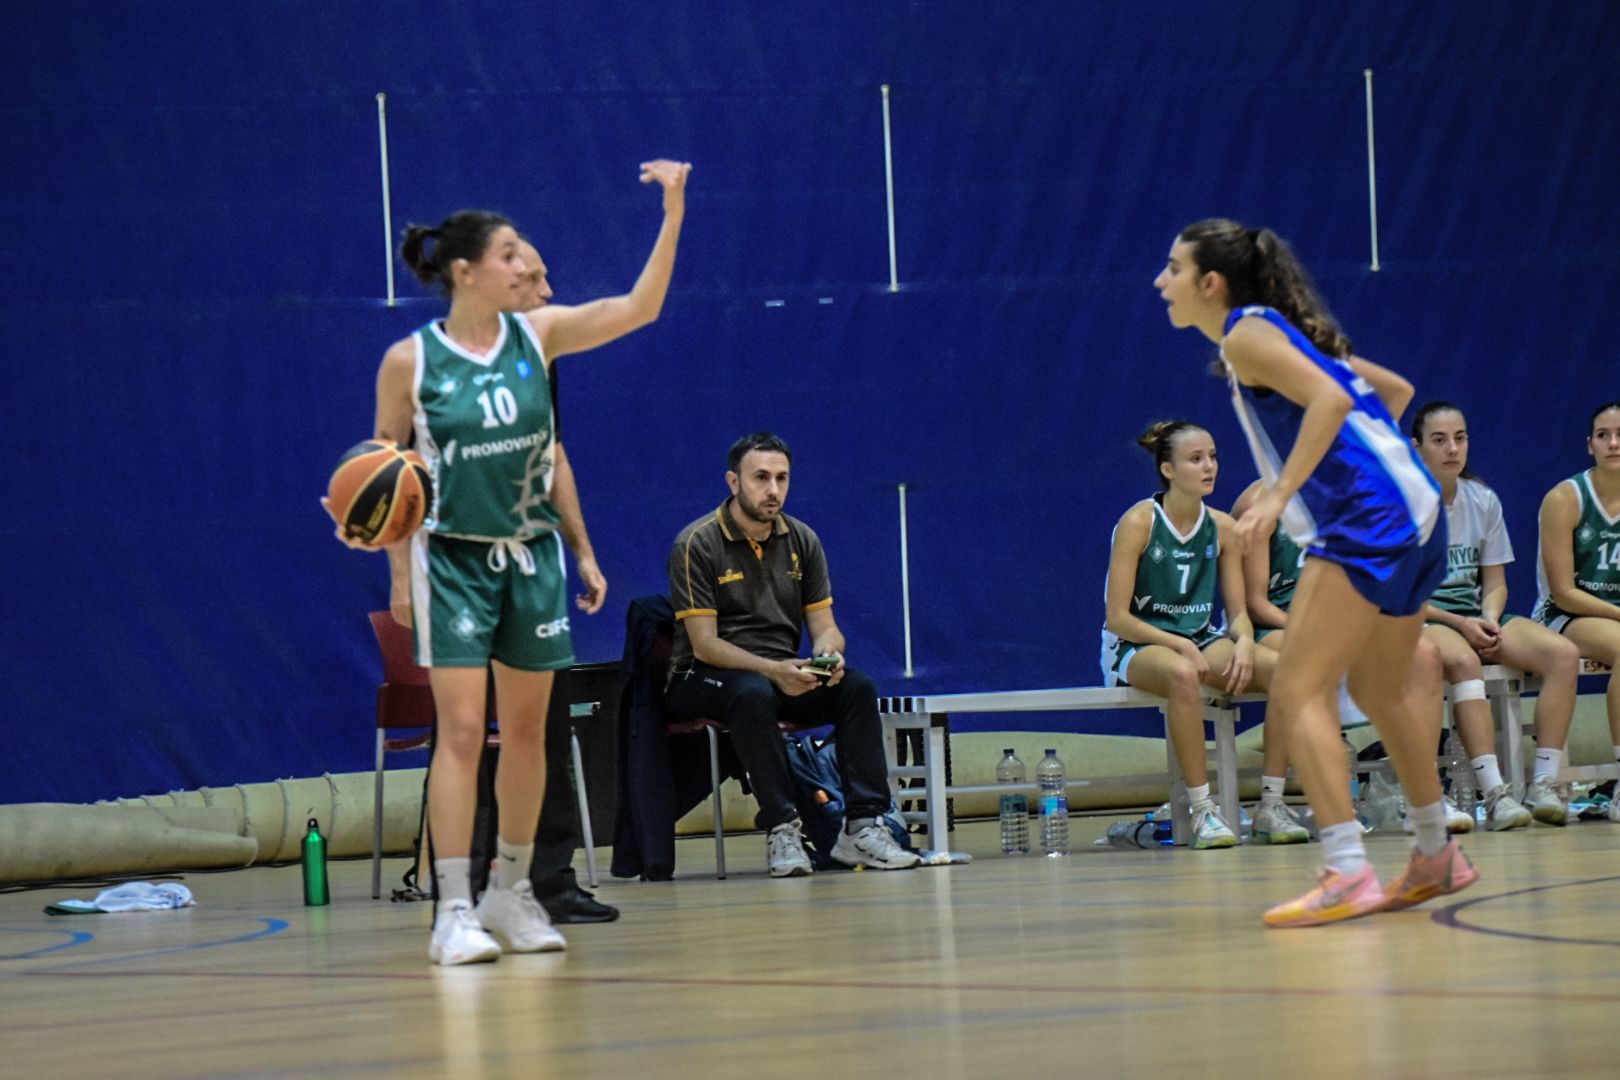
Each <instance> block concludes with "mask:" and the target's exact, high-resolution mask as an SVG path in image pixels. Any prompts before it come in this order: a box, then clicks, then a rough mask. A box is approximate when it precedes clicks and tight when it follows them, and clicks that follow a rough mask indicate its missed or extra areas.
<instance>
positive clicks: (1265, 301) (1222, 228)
mask: <svg viewBox="0 0 1620 1080" xmlns="http://www.w3.org/2000/svg"><path fill="white" fill-rule="evenodd" d="M1177 239H1178V240H1180V241H1182V242H1183V243H1185V244H1188V245H1190V246H1191V247H1192V249H1193V260H1194V261H1195V262H1196V263H1197V265H1198V272H1199V273H1200V274H1207V273H1209V272H1210V271H1212V270H1213V271H1215V272H1216V273H1218V274H1220V275H1221V276H1222V277H1224V278H1225V279H1226V290H1227V299H1228V301H1229V302H1230V303H1231V305H1232V307H1233V308H1240V307H1246V306H1247V305H1249V304H1262V305H1264V306H1266V307H1270V308H1276V309H1277V310H1278V311H1279V312H1281V313H1282V316H1283V318H1285V319H1287V320H1288V321H1289V322H1290V323H1291V324H1293V325H1294V326H1295V327H1296V328H1297V329H1298V330H1299V332H1300V333H1302V334H1304V335H1305V337H1306V339H1307V340H1309V341H1310V343H1311V344H1312V345H1315V346H1316V347H1317V348H1318V349H1320V350H1321V351H1322V352H1323V354H1324V355H1327V356H1330V357H1334V358H1336V359H1340V360H1347V359H1349V357H1350V354H1351V352H1352V351H1353V349H1352V348H1351V345H1350V339H1349V338H1347V337H1345V335H1344V331H1343V330H1341V329H1339V323H1338V320H1336V319H1335V318H1334V317H1333V313H1332V312H1331V311H1329V310H1328V306H1327V304H1326V303H1324V302H1323V301H1322V298H1321V296H1319V295H1318V294H1317V292H1316V286H1315V285H1313V284H1312V283H1311V276H1310V274H1308V273H1307V272H1306V271H1305V267H1304V266H1302V265H1301V264H1300V261H1299V259H1298V258H1296V257H1295V256H1294V252H1293V250H1292V249H1291V248H1289V246H1288V244H1287V242H1286V241H1284V240H1283V238H1282V237H1280V236H1278V235H1277V234H1276V233H1274V232H1272V231H1271V230H1270V229H1247V228H1244V227H1243V226H1242V225H1240V224H1239V223H1238V222H1236V221H1232V220H1229V219H1227V218H1209V219H1207V220H1205V221H1200V222H1197V223H1196V224H1193V225H1189V226H1187V227H1186V228H1185V229H1183V230H1181V235H1180V236H1179V237H1177Z"/></svg>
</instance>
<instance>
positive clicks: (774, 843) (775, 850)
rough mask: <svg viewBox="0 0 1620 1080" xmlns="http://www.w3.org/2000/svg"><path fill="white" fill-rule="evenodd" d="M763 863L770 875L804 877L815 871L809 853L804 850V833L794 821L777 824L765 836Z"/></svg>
mask: <svg viewBox="0 0 1620 1080" xmlns="http://www.w3.org/2000/svg"><path fill="white" fill-rule="evenodd" d="M765 865H766V866H767V867H768V868H769V869H770V872H771V877H804V875H806V874H810V873H814V872H815V867H814V866H812V865H811V864H810V853H809V852H808V851H805V850H804V834H803V833H801V832H800V831H799V826H798V825H797V824H796V823H794V822H791V821H789V822H786V823H784V824H781V825H778V826H776V827H775V828H773V829H771V831H770V835H768V836H766V837H765Z"/></svg>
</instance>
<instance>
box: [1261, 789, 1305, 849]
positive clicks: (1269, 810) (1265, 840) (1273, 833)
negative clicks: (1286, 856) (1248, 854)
mask: <svg viewBox="0 0 1620 1080" xmlns="http://www.w3.org/2000/svg"><path fill="white" fill-rule="evenodd" d="M1253 836H1254V839H1255V841H1256V842H1257V843H1261V844H1303V843H1305V841H1307V840H1309V839H1310V838H1311V834H1310V832H1309V830H1307V829H1306V828H1305V826H1303V825H1301V824H1300V823H1299V819H1298V818H1297V817H1295V816H1294V811H1293V810H1292V809H1290V808H1289V806H1288V804H1287V803H1285V802H1283V801H1282V800H1281V799H1273V800H1271V801H1270V802H1267V801H1264V800H1262V801H1261V803H1260V805H1259V806H1257V807H1255V810H1254V827H1253Z"/></svg>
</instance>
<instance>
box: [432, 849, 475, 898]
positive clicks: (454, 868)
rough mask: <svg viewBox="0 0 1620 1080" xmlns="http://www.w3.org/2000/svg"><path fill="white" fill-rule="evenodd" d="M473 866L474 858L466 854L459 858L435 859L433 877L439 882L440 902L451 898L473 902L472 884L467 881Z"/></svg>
mask: <svg viewBox="0 0 1620 1080" xmlns="http://www.w3.org/2000/svg"><path fill="white" fill-rule="evenodd" d="M471 867H472V860H471V859H469V858H467V857H466V856H465V855H463V856H462V857H461V858H459V859H434V860H433V877H434V880H436V881H437V882H438V883H439V903H441V904H443V903H445V902H447V901H450V900H460V901H462V902H463V903H466V904H470V903H472V886H471V885H469V884H468V881H467V874H468V871H469V869H470V868H471Z"/></svg>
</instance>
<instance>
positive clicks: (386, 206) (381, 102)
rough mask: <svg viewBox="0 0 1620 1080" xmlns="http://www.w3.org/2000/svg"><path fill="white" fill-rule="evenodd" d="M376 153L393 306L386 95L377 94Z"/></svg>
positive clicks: (385, 254)
mask: <svg viewBox="0 0 1620 1080" xmlns="http://www.w3.org/2000/svg"><path fill="white" fill-rule="evenodd" d="M377 153H378V155H379V157H381V159H382V199H383V266H384V267H385V268H386V269H387V272H388V306H389V307H394V306H395V305H394V209H393V203H392V197H391V196H390V194H389V191H388V95H387V94H378V95H377Z"/></svg>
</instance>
